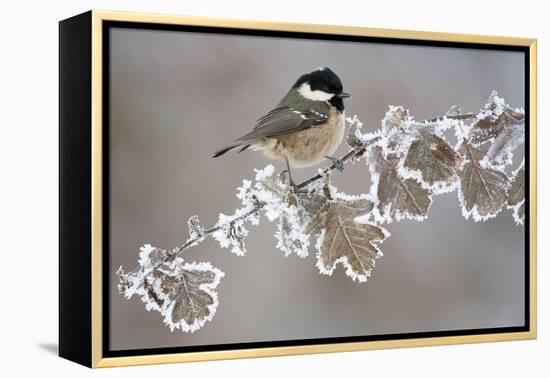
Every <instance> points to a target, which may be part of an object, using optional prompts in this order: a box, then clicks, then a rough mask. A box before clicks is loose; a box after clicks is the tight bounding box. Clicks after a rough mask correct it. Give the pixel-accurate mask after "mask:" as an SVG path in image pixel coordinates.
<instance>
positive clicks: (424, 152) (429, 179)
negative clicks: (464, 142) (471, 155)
mask: <svg viewBox="0 0 550 378" xmlns="http://www.w3.org/2000/svg"><path fill="white" fill-rule="evenodd" d="M461 163H462V157H461V156H460V155H459V154H457V153H456V152H455V150H454V149H453V148H452V147H451V146H449V144H448V143H447V142H446V141H445V140H444V139H443V138H441V137H438V136H436V135H434V134H424V133H419V136H418V138H417V139H415V140H414V141H413V142H412V143H411V145H410V147H409V150H408V152H407V156H406V158H405V161H404V164H403V165H404V167H405V172H406V173H407V174H405V175H404V176H405V177H416V178H418V179H419V180H420V181H421V182H422V183H425V185H424V187H427V188H430V189H434V190H436V191H438V192H439V191H447V190H450V189H452V188H453V184H454V183H455V182H456V180H457V177H456V171H455V169H456V168H457V167H458V166H459V165H460V164H461ZM409 172H413V173H412V174H411V173H409ZM415 173H418V175H416V174H415Z"/></svg>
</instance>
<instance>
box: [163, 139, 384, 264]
mask: <svg viewBox="0 0 550 378" xmlns="http://www.w3.org/2000/svg"><path fill="white" fill-rule="evenodd" d="M380 139H381V137H375V138H373V139H369V140H368V141H366V142H364V143H362V144H361V145H359V146H357V147H355V148H352V149H351V150H349V151H348V153H346V154H345V155H344V156H342V157H341V158H340V159H339V160H338V161H336V162H334V163H332V164H331V165H329V166H328V167H326V168H324V169H323V173H318V174H316V175H315V176H312V177H310V178H308V179H307V180H305V181H304V182H302V183H301V184H299V185H298V189H302V188H305V187H306V186H308V185H311V184H313V183H314V182H316V181H318V180H320V179H322V178H323V177H325V176H326V175H327V174H328V173H329V172H331V171H333V170H334V169H336V166H337V165H339V163H340V164H344V163H346V162H347V161H349V160H351V159H353V158H354V157H356V156H358V155H360V154H362V153H363V152H365V150H366V148H367V147H368V146H370V145H371V144H374V143H376V142H378V141H379V140H380ZM264 206H265V204H264V203H263V202H260V201H256V204H255V206H254V207H253V208H252V209H250V210H249V211H247V212H245V213H243V214H241V215H239V216H238V217H237V218H235V219H232V220H231V221H229V222H228V223H225V224H219V225H218V224H217V225H215V226H212V227H210V228H207V229H206V230H204V231H203V232H202V233H200V234H199V235H197V236H195V237H193V238H190V239H189V240H187V241H186V242H185V243H183V244H182V245H180V246H179V247H176V248H174V249H172V250H171V251H170V253H169V254H168V258H169V259H170V260H171V259H173V258H175V257H176V256H178V255H179V254H180V253H182V252H183V251H185V250H186V249H188V248H189V247H191V246H192V245H193V244H195V243H197V242H200V241H202V240H203V239H204V238H205V237H207V236H208V235H211V234H213V233H214V232H216V231H219V230H221V229H222V228H224V227H226V226H230V225H231V224H232V223H234V222H237V221H240V220H243V219H246V218H248V217H250V216H252V215H254V214H256V213H257V212H258V211H260V210H261V209H262V208H263V207H264Z"/></svg>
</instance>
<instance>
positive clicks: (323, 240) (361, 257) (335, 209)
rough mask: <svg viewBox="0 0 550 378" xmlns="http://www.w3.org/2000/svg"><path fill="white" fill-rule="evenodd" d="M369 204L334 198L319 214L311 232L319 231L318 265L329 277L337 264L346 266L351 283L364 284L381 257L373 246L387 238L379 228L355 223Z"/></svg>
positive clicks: (384, 232)
mask: <svg viewBox="0 0 550 378" xmlns="http://www.w3.org/2000/svg"><path fill="white" fill-rule="evenodd" d="M369 204H370V201H367V200H363V199H360V200H351V201H346V200H343V199H337V200H335V201H331V202H330V203H328V204H327V206H326V207H325V208H324V209H323V210H322V211H320V213H319V214H318V216H317V218H316V220H317V221H316V222H315V224H314V225H313V227H312V228H311V232H319V233H320V234H319V237H318V239H317V246H316V247H317V250H318V253H317V266H318V268H319V270H320V271H321V273H324V274H328V275H331V274H332V272H333V271H334V269H335V267H336V264H337V263H339V262H340V263H342V264H343V265H344V266H345V267H346V274H347V275H348V276H350V277H351V278H352V279H353V280H356V279H357V280H358V281H359V282H365V281H366V280H367V277H369V276H370V275H371V271H372V270H373V269H374V265H375V259H377V258H379V257H380V256H382V252H381V251H380V249H379V248H378V247H377V246H376V244H377V243H380V242H382V241H383V240H384V239H385V238H386V237H387V235H388V233H387V231H386V230H385V229H383V228H381V227H378V226H375V225H371V224H365V223H358V222H356V221H355V220H354V218H356V217H357V216H358V215H361V214H364V212H365V210H366V209H368V208H369V207H370V205H369Z"/></svg>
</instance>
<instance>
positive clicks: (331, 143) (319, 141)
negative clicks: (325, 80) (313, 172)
mask: <svg viewBox="0 0 550 378" xmlns="http://www.w3.org/2000/svg"><path fill="white" fill-rule="evenodd" d="M344 119H345V118H344V114H343V113H340V112H338V111H337V110H336V109H335V108H333V109H331V111H330V113H329V118H328V120H327V122H326V123H324V124H322V125H319V126H314V127H311V128H309V129H305V130H300V131H293V132H288V133H283V134H279V135H276V136H273V137H269V138H266V140H265V142H264V143H265V144H264V146H263V148H262V150H263V152H264V154H265V155H266V156H267V157H269V158H271V159H277V160H284V159H285V157H286V158H288V161H289V163H290V165H291V166H292V167H297V168H299V167H308V166H311V165H315V164H318V163H320V162H321V161H322V160H323V159H324V158H325V156H330V155H332V154H333V153H334V152H335V151H336V149H337V148H338V146H339V145H340V143H341V142H342V139H343V137H344V128H345V124H344Z"/></svg>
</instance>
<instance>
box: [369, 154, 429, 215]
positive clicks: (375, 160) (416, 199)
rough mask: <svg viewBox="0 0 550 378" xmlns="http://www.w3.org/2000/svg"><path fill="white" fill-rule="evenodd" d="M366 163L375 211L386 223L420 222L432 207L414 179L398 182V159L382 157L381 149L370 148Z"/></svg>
mask: <svg viewBox="0 0 550 378" xmlns="http://www.w3.org/2000/svg"><path fill="white" fill-rule="evenodd" d="M369 162H370V167H371V172H372V173H373V177H378V179H377V180H373V185H375V188H374V189H375V193H376V196H377V198H378V204H377V211H378V213H379V215H380V216H381V217H382V218H383V219H384V220H385V221H387V222H391V221H392V220H394V219H396V220H400V219H402V218H410V219H417V220H421V219H424V218H425V217H426V216H427V213H428V209H429V208H430V205H431V203H432V198H431V196H430V191H429V190H428V189H425V188H422V185H421V184H420V183H419V182H418V181H416V180H415V179H412V178H408V179H404V178H402V177H401V176H400V175H399V173H398V165H399V159H398V158H397V157H395V156H392V155H389V156H388V158H385V157H384V153H383V152H382V148H381V147H378V146H375V147H373V148H371V150H370V155H369Z"/></svg>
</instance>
